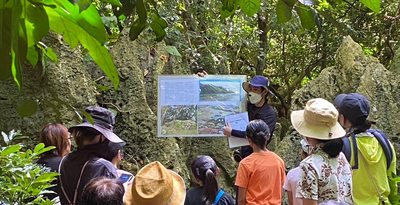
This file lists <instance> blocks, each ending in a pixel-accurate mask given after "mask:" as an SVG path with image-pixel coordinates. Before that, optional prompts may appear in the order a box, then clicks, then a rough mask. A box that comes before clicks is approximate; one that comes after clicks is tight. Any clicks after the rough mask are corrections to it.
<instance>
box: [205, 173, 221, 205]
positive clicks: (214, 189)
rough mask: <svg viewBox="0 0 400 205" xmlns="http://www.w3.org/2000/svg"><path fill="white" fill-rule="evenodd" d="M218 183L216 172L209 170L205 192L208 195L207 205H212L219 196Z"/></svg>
mask: <svg viewBox="0 0 400 205" xmlns="http://www.w3.org/2000/svg"><path fill="white" fill-rule="evenodd" d="M218 190H219V188H218V181H217V178H216V177H215V174H214V172H213V171H212V170H211V169H207V171H206V173H205V179H204V191H205V195H206V205H212V203H213V202H214V200H215V197H217V194H218Z"/></svg>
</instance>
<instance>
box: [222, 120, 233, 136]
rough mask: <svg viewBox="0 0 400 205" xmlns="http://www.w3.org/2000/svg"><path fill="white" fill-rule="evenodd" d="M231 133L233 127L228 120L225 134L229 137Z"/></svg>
mask: <svg viewBox="0 0 400 205" xmlns="http://www.w3.org/2000/svg"><path fill="white" fill-rule="evenodd" d="M231 134H232V127H231V125H230V124H229V122H228V123H227V124H226V125H225V127H224V135H225V136H227V137H230V136H231Z"/></svg>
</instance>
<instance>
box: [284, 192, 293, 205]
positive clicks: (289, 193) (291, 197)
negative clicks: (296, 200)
mask: <svg viewBox="0 0 400 205" xmlns="http://www.w3.org/2000/svg"><path fill="white" fill-rule="evenodd" d="M286 194H287V198H288V203H289V205H293V193H292V192H291V191H287V192H286Z"/></svg>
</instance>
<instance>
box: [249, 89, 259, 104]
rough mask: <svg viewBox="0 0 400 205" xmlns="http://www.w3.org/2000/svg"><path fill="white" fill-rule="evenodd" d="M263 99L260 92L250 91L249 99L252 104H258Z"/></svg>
mask: <svg viewBox="0 0 400 205" xmlns="http://www.w3.org/2000/svg"><path fill="white" fill-rule="evenodd" d="M261 99H262V96H261V95H260V94H258V93H254V92H249V101H250V103H251V104H257V103H258V102H260V101H261Z"/></svg>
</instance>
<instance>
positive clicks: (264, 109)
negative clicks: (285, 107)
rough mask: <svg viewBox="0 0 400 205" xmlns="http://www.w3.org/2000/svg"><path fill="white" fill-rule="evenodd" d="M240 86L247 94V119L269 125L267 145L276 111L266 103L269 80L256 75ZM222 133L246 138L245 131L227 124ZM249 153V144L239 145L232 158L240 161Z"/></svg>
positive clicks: (250, 151) (273, 127) (273, 126)
mask: <svg viewBox="0 0 400 205" xmlns="http://www.w3.org/2000/svg"><path fill="white" fill-rule="evenodd" d="M242 87H243V89H244V90H245V91H246V92H247V94H248V100H249V101H248V103H247V112H248V115H249V120H250V121H252V120H262V121H264V122H265V123H266V124H267V125H268V127H269V130H270V133H271V137H270V138H269V140H268V141H267V145H268V144H269V143H270V142H271V139H272V134H273V132H274V130H275V124H276V113H275V111H274V109H273V108H272V107H271V106H270V105H269V104H268V103H267V97H268V94H269V93H270V90H269V88H268V87H269V80H268V79H267V78H266V77H264V76H260V75H256V76H254V77H253V78H252V79H251V80H250V82H244V83H243V84H242ZM223 133H224V135H226V136H228V137H230V136H234V137H240V138H246V132H245V131H240V130H235V129H232V127H231V126H230V125H229V124H227V125H226V126H225V127H224V131H223ZM251 153H253V149H252V148H251V147H250V146H243V147H240V151H235V153H234V159H235V161H237V162H240V160H241V159H243V158H245V157H247V156H249V155H250V154H251Z"/></svg>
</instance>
